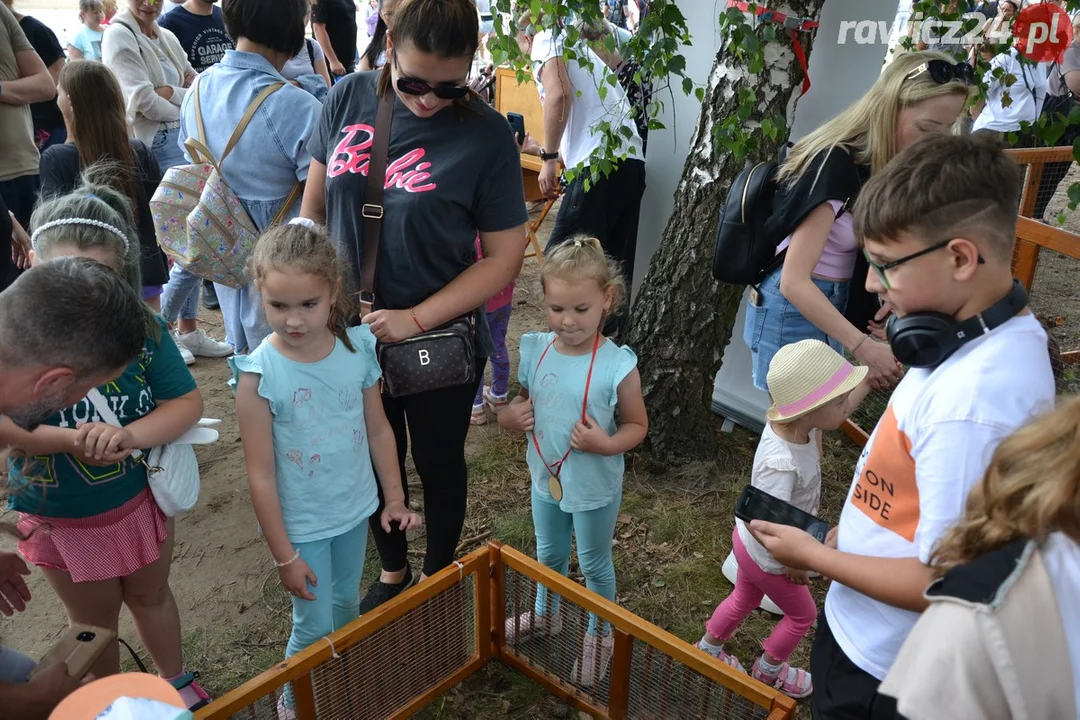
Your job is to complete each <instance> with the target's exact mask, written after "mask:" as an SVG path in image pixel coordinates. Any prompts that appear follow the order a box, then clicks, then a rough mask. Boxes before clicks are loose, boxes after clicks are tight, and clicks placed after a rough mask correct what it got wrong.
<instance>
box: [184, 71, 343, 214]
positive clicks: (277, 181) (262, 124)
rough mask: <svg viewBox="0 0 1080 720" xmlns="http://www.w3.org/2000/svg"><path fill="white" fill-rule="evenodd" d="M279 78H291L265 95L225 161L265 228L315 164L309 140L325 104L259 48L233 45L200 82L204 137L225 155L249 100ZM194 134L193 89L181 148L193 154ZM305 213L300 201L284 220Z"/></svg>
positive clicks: (186, 107)
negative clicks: (282, 72) (189, 141)
mask: <svg viewBox="0 0 1080 720" xmlns="http://www.w3.org/2000/svg"><path fill="white" fill-rule="evenodd" d="M275 82H285V87H283V88H281V89H280V90H278V91H277V92H275V93H274V94H272V95H271V96H270V97H268V98H267V99H266V102H264V103H263V104H262V106H261V107H260V108H259V110H258V112H256V114H255V117H253V118H252V119H251V122H250V123H249V124H248V126H247V130H245V131H244V134H243V135H242V136H241V137H240V141H239V142H237V144H236V147H234V148H233V149H232V152H230V153H229V156H228V157H227V158H226V159H225V161H224V163H222V165H221V171H222V173H224V175H225V181H226V182H227V183H228V184H229V187H230V188H231V189H232V191H233V192H234V193H236V196H237V197H238V198H239V199H240V202H241V203H242V204H243V205H244V208H245V209H246V210H247V211H248V214H249V215H250V216H251V220H252V221H253V222H254V223H255V227H256V228H257V229H258V230H260V231H262V230H264V229H266V228H267V227H268V226H269V225H270V223H271V221H272V220H273V219H274V216H275V215H276V214H277V213H278V210H279V209H280V208H281V206H282V204H283V203H284V202H285V200H286V199H287V198H288V196H289V194H290V193H291V192H292V189H293V186H294V185H295V184H296V182H297V181H298V180H299V181H301V182H304V181H306V180H307V173H308V165H309V164H310V163H311V155H310V154H308V150H307V141H308V137H310V135H311V131H312V129H313V128H314V127H315V123H316V122H317V121H318V119H319V113H320V112H321V111H322V105H321V104H320V103H319V101H318V100H316V99H315V98H314V97H312V95H311V94H310V93H308V92H305V91H304V90H301V89H300V88H298V87H296V86H295V85H292V84H290V83H288V82H286V81H285V79H284V78H283V77H281V75H280V74H279V73H278V72H277V70H275V69H274V67H273V66H272V65H271V64H270V63H269V61H267V60H266V58H264V57H263V56H261V55H257V54H255V53H249V52H241V51H239V50H228V51H227V52H226V53H225V57H224V58H223V59H222V60H221V62H219V63H218V64H216V65H214V66H213V67H211V68H209V69H208V70H206V71H205V72H203V73H202V74H201V75H200V76H199V79H198V81H197V85H198V92H199V102H200V105H201V107H202V116H203V117H202V119H203V127H204V128H205V130H206V135H207V137H206V138H204V141H205V144H206V146H207V148H208V149H209V150H210V152H211V153H212V154H213V155H214V157H215V158H220V157H221V153H222V151H223V150H224V149H225V145H226V143H228V141H229V137H230V136H231V135H232V133H233V129H234V128H235V127H236V126H237V125H238V124H239V123H240V119H241V118H242V117H243V116H244V113H245V112H247V108H248V106H249V105H250V104H251V101H252V100H254V99H255V97H256V96H257V95H258V94H259V93H260V92H262V90H263V89H265V88H266V87H267V86H268V85H271V84H273V83H275ZM189 137H198V125H197V124H196V118H195V92H194V90H193V91H192V92H189V93H188V94H187V97H186V98H185V99H184V104H183V106H182V107H181V108H180V146H181V148H183V149H184V155H185V156H186V157H187V158H188V159H189V160H190V159H191V155H190V153H188V151H187V148H186V147H184V142H185V141H186V140H187V139H188V138H189ZM299 211H300V202H299V199H298V200H297V202H296V204H295V206H294V207H293V208H292V209H290V210H289V211H288V213H286V215H285V219H286V220H287V219H289V218H292V217H295V216H296V215H297V214H298V213H299Z"/></svg>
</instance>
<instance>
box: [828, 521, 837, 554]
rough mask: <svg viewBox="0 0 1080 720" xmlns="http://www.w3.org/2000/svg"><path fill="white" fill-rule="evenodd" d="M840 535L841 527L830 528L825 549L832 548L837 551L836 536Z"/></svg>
mask: <svg viewBox="0 0 1080 720" xmlns="http://www.w3.org/2000/svg"><path fill="white" fill-rule="evenodd" d="M839 534H840V526H839V525H833V526H832V527H831V528H829V532H828V533H826V534H825V547H831V548H832V549H833V550H835V549H836V536H837V535H839Z"/></svg>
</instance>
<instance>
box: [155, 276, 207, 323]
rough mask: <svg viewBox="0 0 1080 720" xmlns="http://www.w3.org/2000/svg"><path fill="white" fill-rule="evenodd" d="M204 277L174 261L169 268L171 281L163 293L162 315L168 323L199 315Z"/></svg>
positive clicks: (191, 318)
mask: <svg viewBox="0 0 1080 720" xmlns="http://www.w3.org/2000/svg"><path fill="white" fill-rule="evenodd" d="M201 286H202V278H200V277H199V276H198V275H192V274H191V273H189V272H188V271H187V269H186V268H185V267H183V266H182V265H180V263H175V262H174V263H173V266H172V269H171V270H169V283H168V284H167V285H166V286H165V290H164V291H162V293H161V317H163V318H164V319H165V322H167V323H170V324H172V323H174V322H176V318H177V317H179V318H180V319H181V320H194V319H195V318H197V317H198V316H199V287H201Z"/></svg>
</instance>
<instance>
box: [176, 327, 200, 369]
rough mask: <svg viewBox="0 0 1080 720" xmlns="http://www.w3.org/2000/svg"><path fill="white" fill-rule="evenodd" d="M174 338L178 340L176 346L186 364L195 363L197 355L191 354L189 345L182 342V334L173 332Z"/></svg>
mask: <svg viewBox="0 0 1080 720" xmlns="http://www.w3.org/2000/svg"><path fill="white" fill-rule="evenodd" d="M173 340H175V341H176V348H177V349H178V350H179V351H180V357H182V358H184V364H185V365H194V364H195V356H194V355H192V354H191V351H190V350H188V349H187V345H185V344H184V343H182V342H180V336H179V335H177V334H176V333H173Z"/></svg>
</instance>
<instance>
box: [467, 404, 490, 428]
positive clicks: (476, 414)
mask: <svg viewBox="0 0 1080 720" xmlns="http://www.w3.org/2000/svg"><path fill="white" fill-rule="evenodd" d="M486 423H487V406H485V405H484V403H482V402H481V403H480V404H479V405H473V406H472V416H471V417H469V424H470V425H484V424H486Z"/></svg>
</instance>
